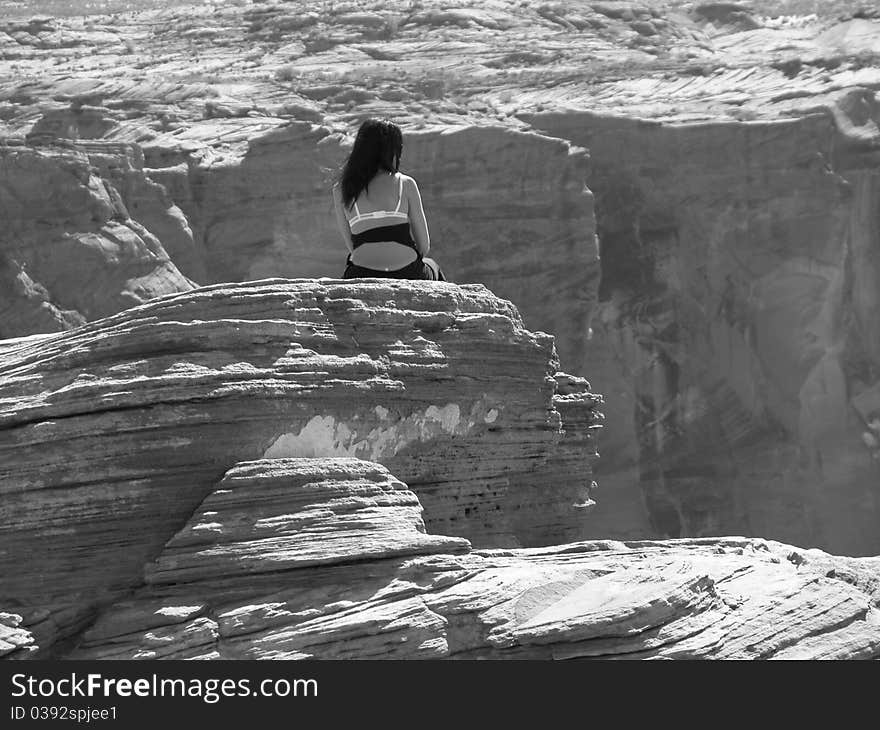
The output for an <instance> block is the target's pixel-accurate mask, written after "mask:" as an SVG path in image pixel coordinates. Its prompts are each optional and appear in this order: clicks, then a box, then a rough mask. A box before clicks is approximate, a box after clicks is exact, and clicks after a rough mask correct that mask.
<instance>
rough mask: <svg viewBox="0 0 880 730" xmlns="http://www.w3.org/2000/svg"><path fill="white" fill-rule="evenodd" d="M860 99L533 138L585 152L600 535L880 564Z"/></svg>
mask: <svg viewBox="0 0 880 730" xmlns="http://www.w3.org/2000/svg"><path fill="white" fill-rule="evenodd" d="M870 99H873V94H870V93H861V94H851V93H850V94H844V95H842V96H841V97H839V98H838V100H837V101H836V103H835V105H834V106H833V107H831V108H830V109H826V110H818V111H817V112H816V113H815V114H811V115H807V116H805V117H802V118H796V119H782V120H777V121H772V122H750V123H740V122H733V121H730V122H704V123H700V124H685V125H675V124H660V123H651V122H638V121H634V120H628V119H621V118H614V117H606V116H598V115H593V114H565V115H561V114H545V115H539V116H536V117H535V118H534V119H533V123H534V124H535V125H536V126H538V127H539V128H542V129H546V130H547V131H548V132H549V133H551V134H557V135H560V136H563V137H565V138H568V139H571V140H573V141H574V142H575V143H577V144H581V145H584V146H586V147H589V149H590V151H591V160H592V174H591V176H590V179H589V184H590V187H591V188H592V189H593V190H594V191H596V215H597V229H598V232H599V236H600V240H601V254H602V281H601V285H600V290H599V300H600V302H599V308H598V312H597V315H596V317H595V318H594V323H593V327H594V331H595V333H596V337H595V339H594V340H593V343H592V347H591V349H590V352H589V355H590V369H591V377H592V378H593V379H594V380H595V381H596V382H601V383H602V384H603V388H604V391H605V393H606V394H607V395H608V400H609V405H608V407H607V409H606V411H607V413H608V422H607V428H606V430H605V432H604V434H603V436H604V438H603V448H602V456H603V459H602V465H601V472H600V473H601V476H602V479H601V483H602V484H603V485H604V486H605V487H606V489H604V490H603V493H602V500H601V504H602V507H601V512H597V513H596V514H595V518H596V523H595V530H596V534H597V535H599V534H601V535H632V534H633V530H635V531H636V532H637V533H639V534H644V535H665V536H670V537H675V536H679V535H701V534H724V533H732V532H733V533H744V534H753V535H764V534H772V535H773V536H774V537H778V538H780V539H783V540H786V541H790V542H796V543H800V544H807V545H820V546H822V547H824V548H827V549H830V550H832V551H835V552H841V553H847V554H875V553H877V552H880V533H878V532H877V529H876V525H877V520H878V518H880V499H878V492H877V484H878V477H880V470H878V462H877V446H876V445H877V443H878V441H877V437H878V435H880V434H878V432H880V420H878V419H877V417H878V411H877V409H878V407H880V398H878V396H877V395H876V394H877V393H878V392H880V381H878V379H877V377H878V376H877V373H878V367H880V347H878V336H877V331H876V327H875V326H874V324H873V320H874V319H875V317H876V312H877V311H878V310H877V297H878V291H880V271H878V264H877V255H878V254H877V250H876V249H877V247H876V242H877V240H878V234H880V228H878V215H880V213H878V211H880V207H878V200H880V197H878V193H880V175H878V173H877V160H878V153H877V151H876V150H877V149H878V144H880V135H878V134H877V126H876V121H875V120H876V118H877V114H876V112H871V109H872V106H871V104H870V103H869V100H870ZM866 110H867V111H866ZM832 112H833V113H832ZM872 114H873V116H872ZM575 369H576V368H575Z"/></svg>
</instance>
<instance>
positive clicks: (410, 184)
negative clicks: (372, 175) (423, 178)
mask: <svg viewBox="0 0 880 730" xmlns="http://www.w3.org/2000/svg"><path fill="white" fill-rule="evenodd" d="M397 174H398V176H399V177H400V179H401V180H403V187H405V188H409V189H410V190H412V189H413V188H415V189H416V190H418V189H419V184H418V183H417V182H416V179H415V178H414V177H410V176H409V175H407V174H405V173H402V172H398V173H397Z"/></svg>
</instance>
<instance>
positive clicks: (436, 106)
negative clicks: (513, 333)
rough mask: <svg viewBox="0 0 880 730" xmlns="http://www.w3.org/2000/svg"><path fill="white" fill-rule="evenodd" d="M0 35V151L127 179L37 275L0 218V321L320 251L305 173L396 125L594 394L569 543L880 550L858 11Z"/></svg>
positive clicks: (459, 18) (237, 15)
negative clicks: (358, 135)
mask: <svg viewBox="0 0 880 730" xmlns="http://www.w3.org/2000/svg"><path fill="white" fill-rule="evenodd" d="M112 5H113V3H112V2H109V1H108V8H110V6H112ZM807 6H809V7H807ZM242 49H246V50H242ZM0 52H2V54H3V59H2V62H0V63H2V64H3V65H4V67H5V68H7V69H8V71H9V72H10V73H9V74H7V75H6V77H5V79H6V80H4V81H3V82H2V84H0V130H2V137H3V139H4V140H5V144H4V147H3V151H4V155H5V157H4V159H8V158H9V157H10V155H12V156H15V157H16V159H18V158H21V159H28V160H34V161H38V162H39V164H41V165H48V164H49V163H48V162H47V161H51V160H55V161H56V162H53V163H52V164H53V165H59V164H61V162H60V161H64V164H65V165H68V166H71V165H72V166H73V167H76V165H80V166H83V165H85V166H86V167H83V168H82V169H83V170H86V168H87V171H85V172H80V173H78V174H79V175H80V176H82V175H86V177H85V178H82V180H84V181H85V182H77V183H76V185H79V186H83V187H85V188H86V189H87V190H96V189H98V188H99V187H101V186H103V187H104V188H105V189H109V188H113V189H114V190H116V191H117V193H118V195H117V194H114V195H113V196H111V197H112V200H113V201H114V202H113V206H115V207H113V211H114V212H113V213H107V214H104V216H105V218H106V220H108V221H110V223H109V224H108V223H106V222H105V218H101V217H100V216H99V217H98V218H97V219H96V220H97V222H94V221H92V220H91V219H89V220H84V221H74V222H71V221H68V220H67V219H64V220H63V221H62V222H60V223H58V224H57V225H56V229H58V230H63V231H64V235H65V236H67V237H70V236H73V239H74V240H77V241H79V240H83V238H82V237H83V235H86V234H88V235H89V236H92V235H99V236H102V237H103V238H101V239H100V240H101V241H104V242H105V243H102V244H101V246H100V250H102V251H108V250H112V247H119V246H120V244H118V243H116V241H117V239H116V238H112V237H111V236H110V235H109V234H108V233H107V226H108V225H110V226H111V228H112V231H111V232H113V231H116V232H115V233H114V234H113V235H116V236H119V235H121V234H119V233H118V229H119V227H120V226H122V227H123V228H124V229H125V231H124V235H125V236H127V238H124V240H125V241H129V240H130V241H131V243H130V244H126V246H125V247H124V251H125V252H126V253H125V255H124V256H123V255H116V254H114V255H113V256H111V257H109V258H110V259H112V262H111V263H112V267H110V264H107V263H106V261H107V260H108V257H107V256H106V255H104V254H102V256H104V259H103V260H102V262H101V263H100V264H99V265H98V264H96V265H90V266H88V267H87V268H88V271H87V272H80V270H79V269H77V268H76V266H68V265H65V266H63V267H59V268H61V269H62V271H63V274H64V275H63V276H62V275H61V274H60V273H58V272H54V271H49V272H44V271H43V270H41V269H39V267H38V264H40V265H42V263H41V262H43V261H45V260H47V259H44V258H40V257H39V253H38V252H39V251H41V250H46V246H47V244H46V243H44V241H46V240H47V239H48V238H51V236H50V237H47V236H46V235H44V233H43V232H42V230H41V229H40V228H39V226H42V225H43V222H42V221H33V220H30V219H28V220H27V221H25V223H24V224H23V225H22V227H21V230H23V231H25V232H26V233H25V235H24V236H20V235H19V234H15V235H14V236H12V237H10V238H9V239H8V242H6V239H3V241H0V245H2V247H3V248H2V250H3V252H4V253H6V252H9V253H7V258H5V259H4V269H3V270H4V271H6V272H7V273H6V274H5V275H4V276H6V278H7V280H8V281H10V282H14V287H10V288H8V289H7V291H15V292H17V293H16V295H15V297H12V298H10V297H9V295H4V294H0V312H5V314H3V315H2V321H0V333H2V334H3V335H4V336H17V335H24V334H29V333H34V332H49V331H59V330H63V329H67V328H69V327H72V326H76V325H78V324H80V323H82V322H84V321H87V320H92V319H95V318H96V317H100V316H104V315H106V314H110V313H111V312H113V311H119V310H122V309H123V308H125V307H127V306H130V305H131V304H133V303H137V302H140V301H145V300H146V299H148V298H150V297H151V296H154V295H158V294H165V293H168V292H171V291H182V290H185V289H187V288H189V287H191V286H192V285H193V283H197V284H211V283H219V282H226V281H247V280H255V279H262V278H265V277H272V276H290V277H321V276H329V277H336V276H338V275H339V274H340V272H341V268H342V260H343V254H344V250H343V247H342V243H341V241H340V239H339V234H338V232H337V231H336V229H335V224H334V221H333V219H332V215H331V209H330V203H329V197H328V194H327V189H328V186H329V183H330V180H331V179H332V176H333V174H334V172H335V170H336V169H337V167H338V165H339V163H340V161H341V160H342V159H343V158H344V156H345V154H346V152H347V150H348V149H349V146H350V144H351V134H352V132H353V131H354V130H355V129H356V125H357V124H358V123H359V121H360V120H361V119H363V118H364V117H366V116H369V115H380V116H389V117H392V118H394V119H395V120H398V121H399V122H400V123H401V124H402V125H403V127H404V133H405V149H404V157H403V164H404V168H405V169H406V171H407V172H410V173H412V174H413V175H414V176H415V177H416V179H417V180H418V181H419V184H420V186H421V189H422V194H423V199H424V201H425V205H426V209H427V213H428V222H429V226H430V227H431V231H432V235H433V240H434V244H433V245H434V249H433V253H434V255H435V256H436V257H437V258H438V259H439V260H440V262H441V264H442V265H443V266H444V268H445V269H446V270H447V271H448V273H449V275H450V277H451V278H452V279H453V280H454V281H456V282H459V283H476V282H479V283H483V284H485V285H486V286H488V287H489V288H490V289H491V290H492V291H493V292H495V293H496V294H498V295H499V296H502V297H504V298H506V299H509V300H510V301H512V302H513V303H514V304H515V305H516V307H517V308H518V310H519V311H520V313H521V315H522V318H523V323H524V325H525V326H526V327H528V328H529V329H531V330H541V331H544V332H548V333H552V334H553V335H555V336H556V348H557V351H558V355H559V359H560V368H561V369H562V370H565V371H567V372H570V373H574V374H575V375H579V376H583V377H587V378H589V380H590V381H591V382H592V383H593V384H594V385H595V386H596V389H597V390H599V391H600V392H602V393H603V394H604V395H605V396H606V401H607V403H606V405H605V407H604V411H605V413H606V420H605V424H604V425H605V428H604V431H603V439H602V448H601V453H602V458H601V459H600V460H599V462H597V465H596V467H595V468H596V473H597V480H598V482H599V484H600V485H601V489H600V490H598V491H597V492H596V495H595V496H596V499H597V506H596V507H595V509H593V510H591V511H590V513H589V515H587V516H586V517H585V520H584V527H583V530H584V531H583V532H582V533H581V535H580V536H581V537H584V538H586V537H589V538H613V539H621V540H624V539H650V538H657V537H686V536H691V537H694V536H719V535H728V534H744V535H751V536H760V537H764V538H772V539H777V540H781V541H783V542H789V543H795V544H800V545H804V546H808V547H819V548H822V549H825V550H829V551H831V552H834V553H845V554H851V555H869V554H877V553H880V532H878V531H877V529H876V525H877V524H878V519H880V502H878V496H877V484H878V478H880V472H878V469H880V465H878V456H880V449H878V443H880V396H878V392H880V390H878V388H880V374H878V373H880V349H878V348H880V341H878V335H877V330H876V327H875V326H874V325H873V320H874V318H875V316H876V312H877V297H878V294H877V292H878V290H880V289H878V287H880V281H878V269H877V250H878V240H880V221H878V219H880V204H878V200H880V198H878V180H877V169H878V154H880V134H878V127H877V125H878V117H880V112H878V108H880V107H878V103H877V99H876V91H877V89H880V64H878V63H877V54H878V53H880V22H878V20H877V18H876V17H874V16H873V15H872V12H871V11H870V10H869V9H868V10H866V9H864V8H862V7H861V6H860V4H858V3H852V2H845V1H843V0H835V1H834V2H828V3H823V4H822V5H821V7H818V6H817V4H815V3H797V2H783V1H782V0H779V1H778V2H773V1H771V0H756V1H755V2H751V3H740V4H729V3H728V4H723V3H721V4H720V3H705V4H699V3H696V4H695V3H681V2H677V1H675V0H669V1H668V2H663V3H651V4H648V3H642V4H640V3H637V2H612V1H609V2H588V3H583V2H563V1H560V2H552V3H543V4H537V5H532V4H520V3H515V2H507V1H506V0H493V1H492V2H486V3H480V4H479V5H476V4H473V3H468V2H464V1H463V2H460V3H450V2H442V3H441V2H422V3H418V4H413V6H412V7H407V8H406V9H405V10H403V9H401V10H399V11H396V10H395V11H392V10H389V9H388V8H387V7H386V6H385V4H382V3H377V2H376V3H370V2H361V3H347V4H346V3H339V4H334V5H333V7H330V6H328V5H327V4H326V3H319V2H315V3H263V2H253V3H244V2H242V3H224V4H223V5H222V6H221V5H217V6H209V7H186V8H181V7H178V6H171V5H169V7H165V8H160V9H150V10H147V11H145V12H143V13H139V14H137V15H134V14H129V13H118V14H114V15H109V14H108V15H94V14H93V15H90V16H83V17H70V18H49V17H43V18H31V17H22V18H15V17H13V18H12V19H11V20H9V21H8V22H6V24H5V25H4V26H3V28H0ZM15 164H16V165H17V164H18V163H17V162H16V163H15ZM33 164H37V162H34V163H33ZM10 169H11V170H12V171H13V172H12V173H10V174H9V175H8V177H7V178H6V179H5V181H4V187H3V188H2V189H3V190H11V191H16V190H17V188H18V186H19V185H21V183H20V182H19V180H20V176H19V175H18V173H16V172H15V170H17V167H14V166H13V167H11V168H10ZM52 174H53V175H54V174H55V173H52ZM90 179H91V180H92V182H89V180H90ZM452 180H455V184H454V185H452V184H450V181H452ZM59 184H61V183H59ZM71 184H72V183H69V182H65V183H64V185H66V186H67V185H71ZM67 189H68V188H65V190H67ZM69 189H70V190H73V189H74V188H73V187H71V188H69ZM76 189H79V188H76ZM67 194H68V193H65V195H67ZM71 194H72V193H71ZM88 195H96V193H89V194H88ZM100 195H103V193H101V194H100ZM108 195H109V193H108ZM18 196H20V193H19V192H15V194H14V195H12V196H11V197H10V198H9V199H17V197H18ZM49 204H50V207H53V206H54V208H57V209H59V210H62V209H63V205H60V204H56V203H54V202H52V201H49ZM102 210H103V208H102ZM108 210H109V209H108ZM108 215H109V217H107V216H108ZM60 217H61V218H63V216H60ZM37 223H39V226H38V225H37ZM96 230H98V233H97V234H95V233H94V232H95V231H96ZM34 231H36V233H34ZM80 232H82V233H80ZM52 235H53V236H54V235H56V234H54V233H53V234H52ZM60 235H61V234H58V236H59V237H60ZM135 239H136V240H135ZM53 240H54V239H53ZM58 240H61V238H59V239H58ZM63 240H65V241H66V240H68V238H64V239H63ZM85 240H87V241H88V240H95V239H93V238H88V239H85ZM38 241H39V243H38ZM108 241H109V242H111V243H107V242H108ZM139 242H140V243H139ZM65 245H68V244H65ZM92 248H94V247H92ZM89 250H92V249H89ZM146 251H149V252H152V253H150V254H149V255H148V254H147V253H145V252H146ZM51 260H52V261H57V259H56V258H55V256H54V254H53V257H52V259H51ZM77 261H79V259H77ZM78 265H79V264H78ZM108 267H110V268H108ZM96 271H97V272H102V273H101V274H100V277H99V276H98V274H96V273H95V272H96ZM93 279H94V280H95V283H94V284H92V283H89V284H88V285H84V282H86V281H88V282H91V281H92V280H93ZM81 282H82V283H81ZM95 298H99V299H100V301H96V300H95ZM7 300H8V301H7ZM249 458H251V457H249ZM392 473H394V475H395V476H396V477H397V478H399V479H402V480H403V481H405V482H407V483H410V481H411V480H410V475H409V474H406V473H398V472H396V471H394V470H393V469H392ZM410 486H412V487H413V488H414V489H415V491H416V493H418V494H419V496H420V498H421V499H422V500H423V501H425V497H424V496H423V495H422V494H421V493H419V492H418V489H417V488H416V486H417V485H416V486H414V485H413V484H410ZM425 508H426V510H427V515H428V517H427V521H428V523H429V525H430V524H431V506H430V505H429V504H427V503H426V504H425ZM438 529H440V528H439V527H438ZM440 531H441V532H444V534H452V535H457V534H458V533H457V532H455V531H454V530H453V531H449V530H447V529H446V528H445V527H444V528H442V529H440Z"/></svg>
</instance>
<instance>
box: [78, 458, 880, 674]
mask: <svg viewBox="0 0 880 730" xmlns="http://www.w3.org/2000/svg"><path fill="white" fill-rule="evenodd" d="M420 511H421V510H420V507H419V503H418V500H417V499H416V497H415V495H414V494H413V493H412V492H411V491H409V490H408V489H407V488H406V486H405V485H403V484H401V483H400V482H398V481H397V480H395V479H394V478H393V477H392V476H391V475H390V474H389V473H388V472H387V471H386V470H385V469H384V468H382V467H380V466H378V465H376V464H371V463H369V462H365V461H360V460H357V459H350V458H339V459H271V460H261V461H253V462H247V463H243V464H237V465H236V466H235V467H233V468H232V469H230V471H229V472H227V473H226V475H225V476H224V478H223V479H222V480H221V481H220V483H219V484H218V485H217V488H216V490H215V491H214V492H212V493H211V494H209V495H208V496H207V497H206V498H205V500H204V501H203V502H202V503H201V504H200V505H199V507H198V508H197V509H196V510H195V512H194V513H193V516H192V517H191V518H190V519H189V521H188V522H187V524H186V525H185V526H184V527H183V528H182V529H181V530H180V531H178V532H177V533H176V534H175V535H174V537H172V538H171V539H170V540H169V541H168V543H167V544H166V546H165V548H164V549H163V550H162V552H161V553H160V554H159V555H158V557H157V558H156V560H155V561H153V562H151V563H150V564H149V565H148V566H147V568H146V570H145V573H144V586H143V587H142V588H140V589H139V590H138V591H136V592H135V594H134V595H133V596H131V597H127V598H125V599H124V600H122V601H120V602H119V603H117V604H115V605H114V606H112V607H110V608H109V609H108V610H107V611H105V612H104V613H103V614H102V615H101V616H100V617H99V619H98V620H97V621H96V622H95V624H93V625H92V626H91V627H90V628H89V629H88V631H86V632H85V634H84V636H83V640H82V641H81V643H80V644H79V646H78V647H77V648H76V649H75V650H73V652H72V653H71V654H70V656H71V657H72V658H78V659H104V658H115V659H172V658H173V659H182V658H187V659H194V658H199V659H307V658H333V659H362V658H392V659H411V658H471V659H473V658H495V659H500V658H544V659H549V658H553V659H572V658H582V657H585V658H676V659H685V658H690V659H695V658H702V659H708V658H714V659H724V658H727V659H766V658H774V659H819V658H821V659H857V658H872V657H876V656H878V655H880V612H878V609H877V599H878V595H880V594H878V590H877V576H878V574H880V573H878V570H880V559H845V558H833V557H831V556H829V555H827V554H825V553H821V552H820V551H816V550H813V551H798V550H796V549H793V548H790V547H788V546H785V545H781V544H779V543H774V542H768V541H763V540H748V539H743V538H727V539H704V540H680V541H667V542H626V543H622V542H615V541H600V542H581V543H573V544H569V545H564V546H557V547H551V548H536V549H532V550H498V549H495V550H477V551H472V550H470V548H469V545H468V544H467V541H465V540H463V539H461V538H444V537H439V536H434V535H428V534H425V531H424V525H423V523H422V520H421V517H420V515H419V513H420Z"/></svg>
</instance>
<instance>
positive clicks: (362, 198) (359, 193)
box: [333, 119, 445, 281]
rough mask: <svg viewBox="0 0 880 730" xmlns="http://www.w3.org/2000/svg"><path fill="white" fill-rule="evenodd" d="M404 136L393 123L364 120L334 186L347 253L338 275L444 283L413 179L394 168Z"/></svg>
mask: <svg viewBox="0 0 880 730" xmlns="http://www.w3.org/2000/svg"><path fill="white" fill-rule="evenodd" d="M402 151H403V134H402V133H401V131H400V127H398V126H397V125H396V124H394V123H392V122H389V121H385V120H379V119H368V120H367V121H365V122H364V123H363V124H362V125H361V128H360V129H359V130H358V133H357V137H356V138H355V140H354V147H353V148H352V150H351V154H350V155H349V156H348V160H347V161H346V162H345V165H344V166H343V168H342V174H341V175H340V178H339V182H337V183H336V184H335V185H334V186H333V203H334V208H335V210H336V220H337V222H338V223H339V230H340V231H341V233H342V237H343V239H344V240H345V245H346V246H347V247H348V250H349V251H350V253H349V256H348V259H347V261H346V263H347V266H346V267H345V273H344V274H343V278H345V279H355V278H360V277H372V278H382V279H430V280H433V281H445V278H444V276H443V272H441V271H440V267H439V266H438V265H437V262H436V261H434V260H433V259H429V258H425V256H426V254H427V253H428V249H429V248H430V247H431V241H430V238H429V237H428V224H427V222H426V221H425V212H424V210H423V209H422V198H421V196H420V195H419V188H418V185H416V181H415V180H413V179H412V178H411V177H409V175H404V174H403V173H401V172H399V167H400V154H401V152H402Z"/></svg>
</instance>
